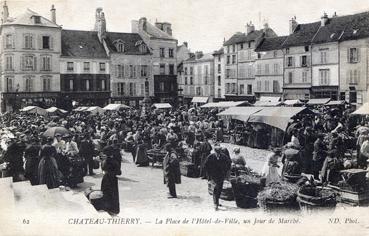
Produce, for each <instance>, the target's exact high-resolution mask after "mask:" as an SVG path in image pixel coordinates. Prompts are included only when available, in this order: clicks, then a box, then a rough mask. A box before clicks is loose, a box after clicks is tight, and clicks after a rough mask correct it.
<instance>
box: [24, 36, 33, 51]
mask: <svg viewBox="0 0 369 236" xmlns="http://www.w3.org/2000/svg"><path fill="white" fill-rule="evenodd" d="M24 48H25V49H33V35H32V34H25V35H24Z"/></svg>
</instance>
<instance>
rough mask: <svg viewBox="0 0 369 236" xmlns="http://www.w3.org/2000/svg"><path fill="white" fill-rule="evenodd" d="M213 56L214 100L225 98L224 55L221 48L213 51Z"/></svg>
mask: <svg viewBox="0 0 369 236" xmlns="http://www.w3.org/2000/svg"><path fill="white" fill-rule="evenodd" d="M213 57H214V100H216V101H220V100H224V99H225V96H224V95H225V80H224V79H225V57H224V49H223V48H221V49H219V50H217V51H215V52H214V53H213Z"/></svg>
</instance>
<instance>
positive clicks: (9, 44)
mask: <svg viewBox="0 0 369 236" xmlns="http://www.w3.org/2000/svg"><path fill="white" fill-rule="evenodd" d="M13 44H14V41H13V35H11V34H7V35H6V36H5V48H8V49H9V48H13V47H14V45H13Z"/></svg>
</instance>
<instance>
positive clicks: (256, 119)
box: [248, 107, 309, 131]
mask: <svg viewBox="0 0 369 236" xmlns="http://www.w3.org/2000/svg"><path fill="white" fill-rule="evenodd" d="M305 111H306V112H307V111H309V110H308V109H307V108H306V107H264V108H262V109H261V110H260V111H258V112H256V113H254V114H252V115H250V119H249V120H248V122H253V123H264V124H268V125H270V126H273V127H277V128H280V129H281V130H283V131H285V130H286V129H287V126H288V124H289V123H290V121H291V118H292V117H294V116H296V115H297V114H299V113H301V112H305Z"/></svg>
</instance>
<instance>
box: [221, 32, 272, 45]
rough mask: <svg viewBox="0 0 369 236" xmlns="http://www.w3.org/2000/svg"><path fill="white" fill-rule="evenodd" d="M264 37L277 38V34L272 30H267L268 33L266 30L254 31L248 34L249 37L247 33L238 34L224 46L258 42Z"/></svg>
mask: <svg viewBox="0 0 369 236" xmlns="http://www.w3.org/2000/svg"><path fill="white" fill-rule="evenodd" d="M262 36H264V37H276V36H277V34H276V33H275V32H274V30H273V29H271V28H267V29H266V31H265V30H264V29H261V30H254V31H251V32H250V33H248V34H247V35H246V34H245V33H240V32H237V33H235V34H234V35H233V36H232V37H231V38H230V39H228V40H227V41H226V42H225V43H224V44H223V45H224V46H227V45H232V44H237V43H245V42H251V41H256V40H257V39H258V38H260V37H262Z"/></svg>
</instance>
